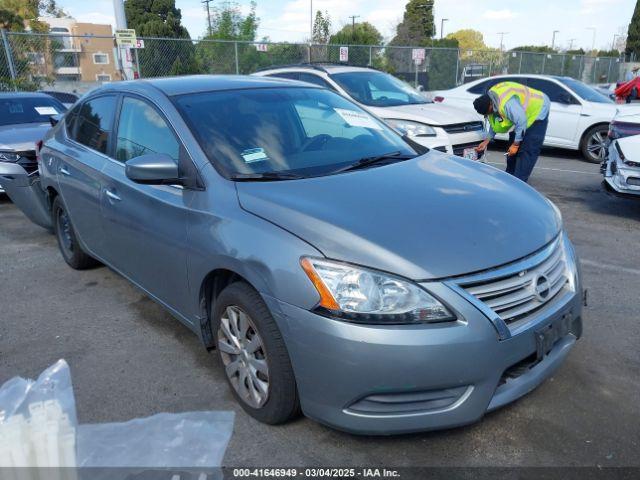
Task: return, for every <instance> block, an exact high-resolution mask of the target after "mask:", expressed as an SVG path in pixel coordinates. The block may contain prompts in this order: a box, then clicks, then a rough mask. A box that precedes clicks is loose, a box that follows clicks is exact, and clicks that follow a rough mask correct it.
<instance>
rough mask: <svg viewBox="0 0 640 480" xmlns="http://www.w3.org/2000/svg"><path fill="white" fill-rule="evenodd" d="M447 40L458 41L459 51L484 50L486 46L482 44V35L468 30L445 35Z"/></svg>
mask: <svg viewBox="0 0 640 480" xmlns="http://www.w3.org/2000/svg"><path fill="white" fill-rule="evenodd" d="M447 38H448V39H455V40H457V41H458V46H459V48H460V50H486V49H487V45H486V44H485V43H484V37H483V36H482V33H481V32H479V31H477V30H472V29H470V28H467V29H464V30H458V31H457V32H453V33H450V34H449V35H447Z"/></svg>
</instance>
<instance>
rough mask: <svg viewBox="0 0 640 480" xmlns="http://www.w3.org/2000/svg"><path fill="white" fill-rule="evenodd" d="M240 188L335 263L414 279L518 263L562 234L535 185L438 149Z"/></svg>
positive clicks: (252, 205)
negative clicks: (346, 170) (344, 170)
mask: <svg viewBox="0 0 640 480" xmlns="http://www.w3.org/2000/svg"><path fill="white" fill-rule="evenodd" d="M236 185H237V190H238V197H239V201H240V205H241V206H242V208H244V209H245V210H247V211H249V212H251V213H253V214H255V215H257V216H259V217H262V218H264V219H266V220H268V221H270V222H272V223H274V224H276V225H279V226H280V227H282V228H284V229H286V230H288V231H289V232H291V233H293V234H294V235H296V236H298V237H300V238H302V239H303V240H305V241H307V242H309V243H310V244H311V245H313V246H315V247H316V248H317V249H318V250H320V251H321V252H322V253H323V254H324V255H325V256H327V257H328V258H333V259H336V260H343V261H346V262H352V263H356V264H360V265H364V266H368V267H372V268H377V269H380V270H385V271H389V272H393V273H395V274H398V275H402V276H404V277H407V278H411V279H414V280H427V279H433V278H444V277H450V276H455V275H462V274H467V273H471V272H476V271H480V270H485V269H488V268H492V267H496V266H499V265H502V264H505V263H509V262H511V261H514V260H517V259H520V258H522V257H525V256H527V255H529V254H531V253H532V252H534V251H536V250H538V249H540V248H542V247H543V246H544V245H546V244H547V243H548V242H550V241H551V240H552V239H553V238H555V236H556V235H557V234H558V232H559V231H560V228H561V221H560V219H559V218H557V215H556V213H555V211H554V209H553V207H552V206H551V204H550V203H549V202H548V201H547V200H546V199H545V198H544V197H543V196H542V195H540V194H539V193H537V192H536V191H535V190H533V189H532V188H531V187H529V186H528V185H526V184H525V183H523V182H521V181H520V180H517V179H515V178H514V177H512V176H510V175H507V174H505V173H504V172H501V171H499V170H497V169H495V168H493V167H491V166H488V165H484V164H478V163H475V162H471V161H468V160H464V159H461V158H458V157H452V156H449V155H444V154H442V153H439V152H435V151H431V152H428V153H427V154H425V155H423V156H421V157H419V158H416V159H412V160H407V161H404V162H398V163H395V164H391V165H386V166H380V167H376V168H370V169H367V170H360V171H353V172H349V173H343V174H338V175H330V176H325V177H317V178H310V179H303V180H288V181H279V182H243V183H237V184H236Z"/></svg>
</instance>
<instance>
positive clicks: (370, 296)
mask: <svg viewBox="0 0 640 480" xmlns="http://www.w3.org/2000/svg"><path fill="white" fill-rule="evenodd" d="M39 158H40V163H39V165H40V169H39V184H40V185H35V184H32V185H30V186H26V187H25V186H20V185H22V184H21V183H20V181H21V176H20V174H18V173H17V172H16V171H15V169H14V171H13V173H12V174H11V177H12V179H13V180H12V181H11V182H9V184H8V185H7V191H8V192H9V195H10V196H12V197H13V195H14V193H15V192H16V191H17V190H20V189H23V190H25V189H26V190H29V191H30V192H31V195H25V194H23V195H20V198H21V199H23V200H25V201H23V202H21V203H20V204H19V206H20V207H21V208H22V209H24V210H25V211H26V210H29V209H34V207H35V209H36V210H38V211H40V209H41V208H42V209H43V210H44V211H45V212H47V215H43V216H42V217H41V218H39V219H38V221H39V222H40V224H41V225H44V226H49V227H53V229H54V231H55V234H56V238H57V240H58V244H59V247H60V252H61V254H62V257H63V258H64V260H65V261H66V262H67V263H68V264H69V265H70V266H71V267H72V268H76V269H81V268H87V267H89V266H91V265H94V264H95V262H96V261H100V262H102V263H104V264H107V265H108V266H109V267H111V268H112V269H113V270H115V271H116V272H119V273H120V274H121V275H123V276H124V277H126V278H127V279H129V280H130V281H131V282H132V283H134V284H135V285H137V286H138V287H139V288H141V289H142V290H143V291H144V292H146V293H147V294H148V295H149V296H150V297H151V298H153V299H154V300H156V301H157V302H159V303H160V304H161V305H163V306H164V307H165V308H167V309H168V310H169V311H170V312H171V313H172V314H173V315H174V316H175V317H177V318H178V319H179V320H180V321H182V322H183V323H184V324H185V325H186V326H187V327H189V328H190V329H192V330H193V331H194V332H195V333H196V334H197V335H199V337H200V338H201V340H202V342H203V343H204V345H205V346H206V347H208V348H216V350H217V354H218V357H219V360H220V362H221V363H222V365H223V367H224V370H223V371H224V374H225V375H226V377H227V379H228V381H229V384H230V386H231V390H232V392H233V394H234V395H235V397H236V399H237V400H238V402H239V403H240V404H241V405H242V407H243V408H244V409H245V410H246V411H247V412H248V413H249V414H250V415H252V416H253V417H255V418H256V419H258V420H260V421H262V422H266V423H272V424H274V423H280V422H284V421H286V420H288V419H290V418H291V417H292V416H295V414H296V412H297V411H298V409H299V408H301V410H302V412H304V413H305V414H306V415H308V416H309V417H311V418H313V419H316V420H318V421H320V422H322V423H325V424H327V425H331V426H333V427H336V428H339V429H343V430H347V431H350V432H357V433H376V434H393V433H401V432H410V431H421V430H428V429H436V428H445V427H452V426H458V425H462V424H466V423H470V422H475V421H477V420H478V419H480V418H481V417H482V416H483V414H484V413H485V412H487V411H490V410H494V409H496V408H499V407H501V406H503V405H505V404H507V403H509V402H511V401H513V400H515V399H517V398H518V397H520V396H522V395H524V394H525V393H527V392H529V391H530V390H531V389H533V388H534V387H536V386H537V385H539V384H540V383H541V382H542V381H543V380H544V379H546V378H548V377H549V376H550V375H551V374H552V373H553V372H554V371H555V370H556V369H557V368H558V367H559V366H560V364H561V363H562V362H563V361H564V359H565V358H566V357H567V355H568V353H569V351H570V350H571V348H572V347H573V345H574V344H575V342H576V339H578V338H579V337H580V334H581V330H582V327H581V313H582V301H583V300H582V287H581V281H580V274H579V269H578V261H577V258H576V254H575V251H574V249H573V247H572V245H571V243H570V241H569V239H568V238H567V235H566V233H565V231H564V229H563V226H562V219H561V216H560V213H559V211H558V210H557V208H555V207H554V206H553V204H552V203H551V202H550V201H548V200H547V199H545V198H544V197H543V196H542V195H540V194H539V193H537V192H536V191H535V190H534V189H533V188H531V187H529V186H528V185H526V184H525V183H523V182H521V181H519V180H517V179H515V178H514V177H512V176H510V175H508V174H506V173H504V172H501V171H498V170H497V169H495V168H493V167H491V166H489V165H485V164H482V163H479V162H473V161H469V160H467V159H463V158H460V157H455V156H453V155H447V154H443V153H441V152H437V151H433V150H428V149H426V148H424V147H420V146H419V145H418V144H416V143H407V142H406V141H405V140H404V139H403V138H402V137H401V136H400V135H398V134H397V133H396V132H395V131H394V130H392V129H390V128H389V127H388V126H387V125H386V124H385V123H383V122H382V121H379V120H378V119H377V118H375V117H374V116H372V115H370V114H369V113H368V112H367V111H366V110H364V109H362V108H360V107H359V106H358V105H357V104H355V103H354V102H352V101H350V100H348V99H347V98H344V97H342V96H340V95H337V94H336V93H334V92H332V91H330V90H328V89H323V88H319V87H317V86H313V85H309V84H307V83H303V82H292V81H285V80H281V79H275V78H259V77H225V76H196V77H179V78H178V77H177V78H161V79H150V80H139V81H133V82H115V83H112V84H108V85H104V86H102V87H100V88H98V89H96V90H94V91H93V92H92V93H91V94H89V95H87V96H86V97H84V98H83V99H81V100H80V102H79V104H78V105H76V106H75V107H74V108H73V109H72V110H70V111H69V112H68V113H67V114H66V115H65V117H64V119H63V120H61V121H60V123H59V124H58V125H57V126H56V127H54V128H53V129H52V131H51V132H50V133H49V134H48V135H47V138H46V140H45V142H44V145H43V147H42V150H41V151H40V153H39ZM12 166H14V167H15V165H12ZM0 175H2V172H1V171H0ZM23 175H26V173H25V174H23ZM3 178H6V177H3ZM38 202H39V203H38ZM16 203H18V202H16ZM478 212H482V214H481V215H480V214H478Z"/></svg>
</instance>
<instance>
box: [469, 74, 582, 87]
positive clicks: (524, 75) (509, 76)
mask: <svg viewBox="0 0 640 480" xmlns="http://www.w3.org/2000/svg"><path fill="white" fill-rule="evenodd" d="M491 78H544V79H547V80H548V79H552V80H575V79H574V78H571V77H567V76H564V77H563V76H561V75H542V74H539V73H505V74H501V75H492V76H490V77H482V78H479V79H478V80H474V82H480V81H483V80H489V79H491ZM469 83H471V82H469ZM467 85H468V84H467Z"/></svg>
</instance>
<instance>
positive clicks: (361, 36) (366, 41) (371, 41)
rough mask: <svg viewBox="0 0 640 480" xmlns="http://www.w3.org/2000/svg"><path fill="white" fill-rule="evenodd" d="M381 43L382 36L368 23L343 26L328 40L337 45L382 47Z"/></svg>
mask: <svg viewBox="0 0 640 480" xmlns="http://www.w3.org/2000/svg"><path fill="white" fill-rule="evenodd" d="M382 41H383V38H382V34H381V33H380V32H379V31H378V29H377V28H376V27H374V26H373V25H371V24H370V23H369V22H360V23H356V24H355V25H345V26H344V27H342V29H341V30H339V31H338V32H336V33H335V34H333V35H331V38H330V39H329V43H331V44H338V45H349V44H351V45H382Z"/></svg>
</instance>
